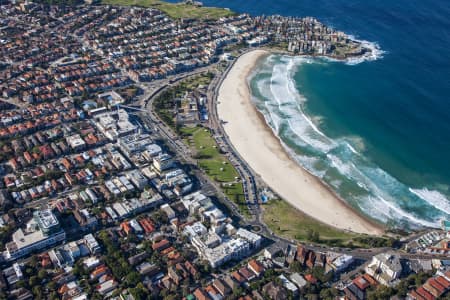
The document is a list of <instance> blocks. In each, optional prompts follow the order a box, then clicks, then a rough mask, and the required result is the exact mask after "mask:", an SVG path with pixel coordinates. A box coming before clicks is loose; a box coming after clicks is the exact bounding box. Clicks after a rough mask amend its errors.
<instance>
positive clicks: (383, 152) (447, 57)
mask: <svg viewBox="0 0 450 300" xmlns="http://www.w3.org/2000/svg"><path fill="white" fill-rule="evenodd" d="M203 2H204V4H205V5H208V6H218V7H228V8H230V9H232V10H234V11H237V12H247V13H250V14H253V15H260V14H266V15H267V14H280V15H285V16H313V17H316V18H317V19H319V20H320V21H321V22H323V23H325V24H327V25H329V26H332V27H335V28H336V29H338V30H342V31H344V32H346V33H349V34H352V35H354V36H356V37H357V38H358V39H363V40H368V41H371V42H375V43H377V44H378V45H379V47H380V48H381V49H382V50H383V51H385V53H384V54H383V57H382V58H379V59H378V60H375V61H366V62H363V63H360V64H357V65H348V64H345V63H338V62H330V61H326V60H322V59H316V60H307V59H293V58H290V57H281V56H271V57H269V58H268V59H267V60H266V61H264V62H262V64H261V66H260V69H259V71H258V73H257V74H255V75H254V76H253V78H252V79H251V87H252V90H253V94H254V96H255V101H256V104H257V105H258V108H259V109H260V110H261V111H262V112H263V113H264V114H265V116H266V119H267V121H268V123H269V124H270V125H271V126H272V128H274V130H275V131H276V132H277V133H278V135H279V136H280V137H281V139H282V140H283V141H284V143H285V144H286V146H287V147H289V148H290V149H291V150H293V153H294V156H296V157H297V160H298V161H299V163H301V164H302V165H303V166H305V167H307V168H308V169H309V170H310V171H311V172H313V173H315V174H316V175H318V176H319V177H321V178H322V179H323V180H324V181H325V182H327V183H328V184H329V185H330V186H332V187H333V188H334V189H335V190H336V191H337V192H338V193H339V194H340V195H341V196H342V197H343V198H344V199H346V200H347V201H348V202H349V203H351V204H352V205H354V206H355V207H356V208H357V209H360V210H361V211H363V212H365V213H366V214H368V215H369V216H372V217H374V218H375V219H378V220H380V221H383V222H392V224H395V225H397V226H415V225H424V226H438V225H439V221H440V220H442V219H450V50H449V49H450V1H449V0H425V1H419V0H396V1H388V0H375V1H371V0H314V1H313V0H277V1H273V0H246V1H237V0H227V1H225V0H204V1H203ZM283 74H284V75H283ZM274 78H275V79H276V80H275V82H276V84H278V86H271V84H273V82H274V80H273V79H274ZM270 79H272V80H270ZM290 80H291V86H290V87H289V83H288V82H289V81H290ZM271 82H272V83H271ZM292 87H293V89H292ZM277 97H278V99H277ZM290 105H291V106H290ZM296 106H297V107H296ZM276 116H282V117H283V118H278V117H276ZM308 121H312V122H313V124H314V125H315V126H316V127H317V128H315V129H317V130H315V129H314V128H312V127H314V125H313V126H312V127H311V126H310V127H308V124H307V123H308ZM309 125H311V124H309ZM322 134H323V135H322Z"/></svg>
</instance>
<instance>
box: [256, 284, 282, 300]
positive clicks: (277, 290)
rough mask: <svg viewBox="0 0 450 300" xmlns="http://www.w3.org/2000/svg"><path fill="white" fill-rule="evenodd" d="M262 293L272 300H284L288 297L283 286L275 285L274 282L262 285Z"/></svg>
mask: <svg viewBox="0 0 450 300" xmlns="http://www.w3.org/2000/svg"><path fill="white" fill-rule="evenodd" d="M262 293H263V294H265V295H267V296H268V297H269V298H270V299H272V300H285V299H287V297H288V293H287V291H286V289H285V288H284V287H283V286H279V285H276V284H275V283H274V282H269V283H267V284H266V285H264V286H263V288H262Z"/></svg>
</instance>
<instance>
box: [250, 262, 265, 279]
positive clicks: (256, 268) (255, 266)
mask: <svg viewBox="0 0 450 300" xmlns="http://www.w3.org/2000/svg"><path fill="white" fill-rule="evenodd" d="M247 267H248V268H249V269H250V270H251V271H252V272H253V273H255V275H256V276H257V277H259V276H261V275H262V273H264V266H263V265H262V264H261V263H260V262H258V261H256V260H255V259H252V260H250V261H249V262H248V264H247Z"/></svg>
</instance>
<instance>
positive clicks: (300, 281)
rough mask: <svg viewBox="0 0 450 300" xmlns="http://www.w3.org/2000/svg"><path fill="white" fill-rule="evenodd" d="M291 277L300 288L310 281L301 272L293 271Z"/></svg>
mask: <svg viewBox="0 0 450 300" xmlns="http://www.w3.org/2000/svg"><path fill="white" fill-rule="evenodd" d="M289 279H290V280H291V281H292V282H293V283H295V284H296V285H297V286H298V288H299V289H303V288H304V287H305V286H306V285H307V284H308V282H307V281H306V280H305V278H303V276H302V275H300V274H299V273H293V274H292V275H291V276H290V277H289Z"/></svg>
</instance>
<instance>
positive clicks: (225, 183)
mask: <svg viewBox="0 0 450 300" xmlns="http://www.w3.org/2000/svg"><path fill="white" fill-rule="evenodd" d="M180 132H181V134H182V136H183V140H184V141H185V142H186V143H187V144H188V145H189V146H190V147H191V148H193V149H195V150H196V154H195V158H196V159H197V161H198V166H199V167H200V168H201V169H202V170H204V171H205V172H206V174H207V175H208V176H209V177H210V178H211V179H213V180H214V181H216V182H218V183H219V184H220V185H221V186H222V190H223V192H224V194H225V195H227V197H228V198H229V199H230V200H231V201H233V202H234V203H236V204H237V205H238V206H239V209H240V212H241V213H242V214H244V215H247V214H248V208H247V205H246V203H245V196H244V188H243V186H242V183H241V182H238V181H237V179H238V178H239V174H238V172H237V171H236V169H235V168H234V167H233V166H232V165H231V164H230V162H229V161H228V159H227V158H226V157H225V155H223V154H222V153H220V151H219V149H218V148H217V145H216V142H215V141H214V139H213V138H212V136H211V133H210V132H209V130H208V129H206V128H203V127H194V128H189V127H183V128H181V129H180Z"/></svg>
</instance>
